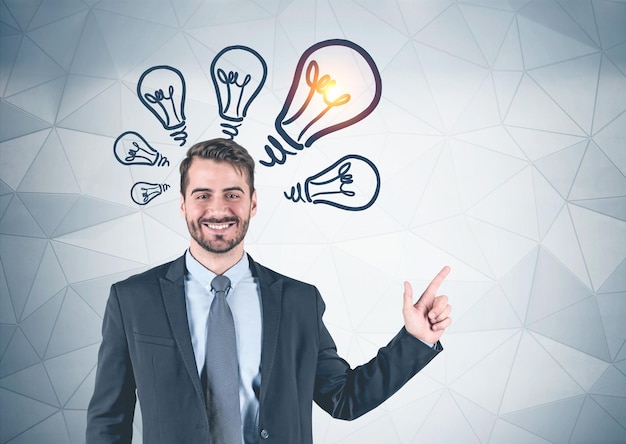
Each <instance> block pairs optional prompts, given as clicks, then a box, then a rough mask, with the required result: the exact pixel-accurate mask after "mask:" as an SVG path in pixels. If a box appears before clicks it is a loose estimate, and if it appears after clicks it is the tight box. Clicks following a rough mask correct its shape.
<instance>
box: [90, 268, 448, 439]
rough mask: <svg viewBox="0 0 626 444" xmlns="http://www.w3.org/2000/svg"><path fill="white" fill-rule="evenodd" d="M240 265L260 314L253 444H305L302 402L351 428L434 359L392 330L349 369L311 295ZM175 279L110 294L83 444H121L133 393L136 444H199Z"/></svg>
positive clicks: (166, 271) (308, 430) (200, 415)
mask: <svg viewBox="0 0 626 444" xmlns="http://www.w3.org/2000/svg"><path fill="white" fill-rule="evenodd" d="M250 264H251V265H250V266H251V269H252V273H253V275H254V276H256V277H257V278H258V280H259V282H260V288H261V300H262V307H263V308H262V310H263V344H262V353H261V392H260V395H259V442H263V443H279V444H299V443H311V442H312V426H311V414H312V401H315V402H316V403H317V404H318V405H319V406H320V407H321V408H322V409H324V410H326V411H327V412H328V413H330V414H331V415H332V416H334V417H335V418H341V419H348V420H350V419H354V418H357V417H359V416H361V415H363V414H364V413H366V412H368V411H369V410H371V409H373V408H374V407H376V406H378V405H379V404H381V403H382V402H383V401H385V400H386V399H387V398H388V397H389V396H391V395H392V394H393V393H395V392H396V391H397V390H398V389H399V388H400V387H401V386H402V385H403V384H405V383H406V382H407V381H408V380H409V379H410V378H411V377H412V376H413V375H415V374H416V373H417V372H418V371H419V370H420V369H422V368H423V367H424V366H425V365H426V364H427V363H428V362H429V361H430V360H431V359H432V358H433V357H435V356H436V355H437V353H438V351H437V350H433V349H431V348H430V347H428V346H426V345H425V344H423V343H422V342H421V341H419V340H418V339H416V338H414V337H413V336H411V335H410V334H408V333H407V332H406V330H405V329H402V330H401V331H400V332H399V333H398V335H396V337H395V338H393V339H392V340H391V342H390V343H389V344H388V345H387V346H386V347H383V348H382V349H380V350H379V352H378V354H377V356H376V357H375V358H374V359H372V360H371V361H370V362H368V363H367V364H364V365H362V366H359V367H356V368H355V369H351V368H350V366H349V364H348V363H347V362H346V361H344V360H343V359H342V358H340V357H339V356H338V355H337V351H336V347H335V343H334V342H333V339H332V338H331V336H330V334H329V333H328V331H327V329H326V327H325V326H324V323H323V321H322V314H323V313H324V302H323V301H322V298H321V296H320V294H319V292H318V291H317V289H316V288H315V287H314V286H312V285H309V284H305V283H302V282H299V281H296V280H294V279H291V278H289V277H286V276H283V275H280V274H278V273H276V272H274V271H272V270H269V269H268V268H265V267H263V266H262V265H259V264H257V263H255V262H254V261H253V260H252V259H250ZM184 273H185V262H184V256H183V257H181V258H179V259H177V260H175V261H173V262H171V263H168V264H165V265H161V266H158V267H156V268H153V269H151V270H148V271H146V272H145V273H142V274H139V275H136V276H133V277H130V278H128V279H126V280H125V281H122V282H118V283H116V284H114V285H113V286H112V287H111V294H110V296H109V300H108V302H107V307H106V312H105V315H104V320H103V325H102V336H103V337H102V344H101V346H100V352H99V356H98V370H97V374H96V383H95V390H94V394H93V398H92V400H91V403H90V405H89V410H88V413H87V444H96V443H114V442H115V443H117V442H120V443H130V442H131V434H132V422H133V412H134V408H135V399H136V398H135V396H136V395H135V393H136V394H137V396H138V398H139V401H140V405H141V413H142V420H143V437H144V442H145V443H147V444H159V443H163V444H174V443H193V444H195V443H206V442H209V434H208V427H209V424H208V420H207V415H206V410H205V405H204V397H203V392H202V385H201V382H200V377H199V376H198V370H197V368H196V364H195V360H194V352H193V348H192V345H191V336H190V333H189V326H188V323H187V313H186V308H185V294H184ZM439 348H440V347H439Z"/></svg>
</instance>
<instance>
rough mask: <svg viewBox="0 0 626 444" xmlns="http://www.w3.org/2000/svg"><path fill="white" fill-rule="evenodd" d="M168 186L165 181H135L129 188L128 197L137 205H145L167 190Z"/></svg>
mask: <svg viewBox="0 0 626 444" xmlns="http://www.w3.org/2000/svg"><path fill="white" fill-rule="evenodd" d="M169 188H170V186H169V185H168V184H166V183H163V184H159V183H150V182H137V183H135V185H133V187H132V188H131V190H130V197H131V199H132V200H133V202H135V203H136V204H138V205H146V204H147V203H148V202H150V201H152V200H153V199H154V198H156V197H158V196H160V195H161V194H162V193H164V192H165V191H167V190H168V189H169Z"/></svg>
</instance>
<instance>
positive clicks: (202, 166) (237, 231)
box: [180, 158, 256, 253]
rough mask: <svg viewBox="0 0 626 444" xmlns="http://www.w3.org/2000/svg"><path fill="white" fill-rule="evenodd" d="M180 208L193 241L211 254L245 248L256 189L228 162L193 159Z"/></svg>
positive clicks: (254, 204) (253, 213)
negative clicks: (251, 189)
mask: <svg viewBox="0 0 626 444" xmlns="http://www.w3.org/2000/svg"><path fill="white" fill-rule="evenodd" d="M188 179H189V181H188V185H187V189H186V190H185V195H184V196H181V201H180V210H181V213H182V215H183V217H184V218H185V220H186V221H187V228H188V229H189V234H191V243H192V249H193V247H194V243H195V244H196V246H199V247H201V248H202V249H204V250H205V251H207V252H209V253H226V252H229V251H231V250H233V249H240V250H242V251H243V240H244V237H245V236H246V232H247V231H248V224H249V223H250V218H252V217H253V216H254V215H255V214H256V191H253V192H252V193H250V186H249V185H248V182H247V181H246V178H245V176H244V175H243V174H242V173H240V172H239V171H238V170H237V169H235V167H233V166H232V165H230V164H229V163H227V162H216V161H214V160H210V159H202V158H194V159H193V161H192V163H191V166H190V167H189V171H188Z"/></svg>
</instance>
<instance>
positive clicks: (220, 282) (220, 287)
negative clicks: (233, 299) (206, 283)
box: [211, 275, 230, 293]
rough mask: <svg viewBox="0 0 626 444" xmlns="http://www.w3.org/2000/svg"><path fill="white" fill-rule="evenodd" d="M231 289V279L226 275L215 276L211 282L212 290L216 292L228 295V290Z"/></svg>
mask: <svg viewBox="0 0 626 444" xmlns="http://www.w3.org/2000/svg"><path fill="white" fill-rule="evenodd" d="M229 287H230V279H228V277H226V276H224V275H220V276H215V277H214V278H213V280H212V281H211V288H212V289H213V290H214V291H215V292H216V293H219V292H223V293H226V290H228V288H229Z"/></svg>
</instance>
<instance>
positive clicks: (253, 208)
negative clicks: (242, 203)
mask: <svg viewBox="0 0 626 444" xmlns="http://www.w3.org/2000/svg"><path fill="white" fill-rule="evenodd" d="M255 214H256V190H254V191H253V192H252V196H251V197H250V216H251V217H252V216H254V215H255Z"/></svg>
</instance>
